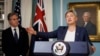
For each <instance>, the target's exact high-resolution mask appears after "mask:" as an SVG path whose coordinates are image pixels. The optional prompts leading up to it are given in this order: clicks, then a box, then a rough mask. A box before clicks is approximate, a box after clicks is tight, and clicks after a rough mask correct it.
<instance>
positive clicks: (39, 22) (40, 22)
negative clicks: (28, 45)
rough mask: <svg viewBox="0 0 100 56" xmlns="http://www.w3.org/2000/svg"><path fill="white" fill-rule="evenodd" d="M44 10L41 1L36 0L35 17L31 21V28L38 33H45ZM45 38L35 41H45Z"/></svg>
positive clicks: (38, 38)
mask: <svg viewBox="0 0 100 56" xmlns="http://www.w3.org/2000/svg"><path fill="white" fill-rule="evenodd" d="M45 20H46V18H45V10H44V3H43V0H38V1H37V5H36V11H35V17H34V19H33V25H32V26H33V28H34V29H35V30H36V31H38V32H47V26H46V23H45ZM47 40H48V39H47V38H41V37H37V38H36V41H47Z"/></svg>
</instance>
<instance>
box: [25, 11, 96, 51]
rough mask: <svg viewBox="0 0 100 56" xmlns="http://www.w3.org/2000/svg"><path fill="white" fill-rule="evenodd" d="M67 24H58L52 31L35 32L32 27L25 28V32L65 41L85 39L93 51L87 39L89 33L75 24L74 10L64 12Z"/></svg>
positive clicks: (93, 48)
mask: <svg viewBox="0 0 100 56" xmlns="http://www.w3.org/2000/svg"><path fill="white" fill-rule="evenodd" d="M65 18H66V24H67V26H60V27H58V29H57V30H55V31H52V32H36V31H35V30H34V29H33V28H32V27H29V28H27V29H26V30H27V32H28V33H30V34H33V35H35V36H38V37H43V38H57V39H58V40H64V41H67V42H75V41H86V42H89V44H90V45H91V48H92V50H93V52H94V51H95V47H94V46H93V44H92V42H91V41H90V39H89V35H88V33H87V31H86V29H85V28H84V27H79V26H77V24H76V22H77V20H78V18H77V13H76V12H75V11H74V10H68V11H67V12H66V13H65Z"/></svg>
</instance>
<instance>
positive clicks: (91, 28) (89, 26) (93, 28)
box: [85, 22, 96, 35]
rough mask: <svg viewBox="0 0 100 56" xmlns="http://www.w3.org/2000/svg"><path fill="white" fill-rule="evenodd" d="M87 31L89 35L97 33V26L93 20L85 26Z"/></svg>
mask: <svg viewBox="0 0 100 56" xmlns="http://www.w3.org/2000/svg"><path fill="white" fill-rule="evenodd" d="M85 28H86V30H87V32H88V34H89V35H95V34H96V26H95V25H94V24H93V23H92V22H88V23H87V25H86V26H85Z"/></svg>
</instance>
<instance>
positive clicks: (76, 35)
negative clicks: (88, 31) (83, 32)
mask: <svg viewBox="0 0 100 56" xmlns="http://www.w3.org/2000/svg"><path fill="white" fill-rule="evenodd" d="M78 39H79V29H78V26H76V33H75V41H78Z"/></svg>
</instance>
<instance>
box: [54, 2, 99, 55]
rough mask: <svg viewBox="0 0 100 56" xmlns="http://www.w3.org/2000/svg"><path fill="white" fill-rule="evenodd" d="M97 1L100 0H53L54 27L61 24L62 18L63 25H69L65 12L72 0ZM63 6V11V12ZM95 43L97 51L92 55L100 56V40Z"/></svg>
mask: <svg viewBox="0 0 100 56" xmlns="http://www.w3.org/2000/svg"><path fill="white" fill-rule="evenodd" d="M97 1H98V2H100V0H53V23H54V24H53V29H54V30H55V29H57V28H58V27H59V26H60V25H61V20H62V22H63V24H62V25H64V26H65V25H67V24H66V21H65V16H64V14H65V12H66V11H67V8H68V3H70V2H97ZM61 4H62V5H61ZM61 8H62V11H63V12H61ZM61 14H63V17H61ZM60 19H61V20H60ZM62 25H61V26H62ZM93 44H94V45H95V47H96V52H95V53H94V54H93V55H92V56H100V53H99V52H100V49H99V47H100V42H93Z"/></svg>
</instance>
